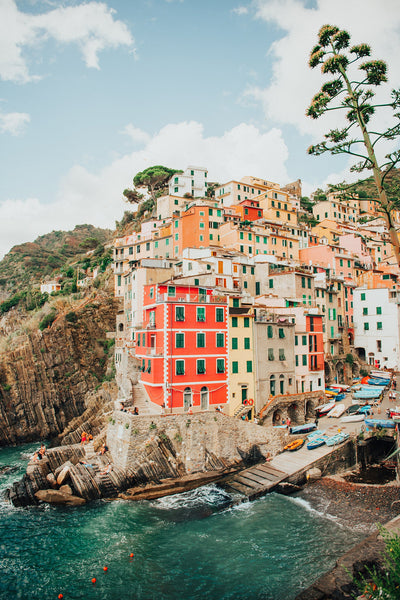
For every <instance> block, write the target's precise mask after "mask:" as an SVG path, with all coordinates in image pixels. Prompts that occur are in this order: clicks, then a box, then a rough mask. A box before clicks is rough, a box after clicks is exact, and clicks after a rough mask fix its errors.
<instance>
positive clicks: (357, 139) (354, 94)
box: [306, 25, 400, 266]
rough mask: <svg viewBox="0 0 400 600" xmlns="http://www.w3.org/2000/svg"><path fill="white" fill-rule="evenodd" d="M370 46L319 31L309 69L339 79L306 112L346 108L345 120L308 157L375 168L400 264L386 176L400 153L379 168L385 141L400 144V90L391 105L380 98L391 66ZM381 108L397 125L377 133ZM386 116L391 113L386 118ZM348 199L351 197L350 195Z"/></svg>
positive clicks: (332, 30)
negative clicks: (344, 157) (327, 156)
mask: <svg viewBox="0 0 400 600" xmlns="http://www.w3.org/2000/svg"><path fill="white" fill-rule="evenodd" d="M370 54H371V48H370V46H369V45H368V44H358V45H356V46H351V47H350V35H349V33H348V32H347V31H344V30H340V29H339V28H338V27H336V26H334V25H324V26H323V27H321V29H320V31H319V33H318V44H317V45H316V46H314V48H313V49H312V50H311V55H310V60H309V65H310V67H311V68H315V67H317V66H318V65H321V71H322V73H324V74H330V75H333V77H334V79H331V80H330V81H327V82H326V83H324V84H323V86H322V88H321V90H320V91H319V92H318V93H317V94H315V96H314V98H313V99H312V102H311V105H310V106H309V108H308V109H307V112H306V114H307V115H308V116H309V117H311V118H312V119H317V118H318V117H320V116H321V115H323V114H325V113H326V112H328V111H333V110H339V111H340V110H342V111H344V113H345V114H344V116H345V119H344V120H343V126H342V127H341V128H336V129H331V130H330V131H329V132H328V133H327V134H325V136H324V138H325V139H324V141H322V142H320V143H319V144H316V145H314V146H310V148H309V149H308V153H309V154H315V155H317V156H318V155H320V154H323V153H324V152H330V153H331V154H349V155H351V156H354V157H356V158H357V159H358V162H356V163H355V164H354V165H353V166H352V167H351V170H352V171H357V172H362V171H364V169H370V170H371V171H372V174H373V179H374V182H375V185H376V189H377V194H376V197H374V200H375V201H376V202H377V203H378V206H379V212H380V214H381V216H382V218H383V219H384V221H385V223H386V227H387V230H388V233H389V238H390V242H391V244H392V246H393V251H394V254H395V257H396V260H397V264H398V265H399V266H400V242H399V237H398V234H397V230H396V225H395V220H394V213H395V211H397V210H399V209H400V200H399V198H398V194H397V193H395V194H394V195H393V193H388V186H387V182H386V178H387V175H388V174H389V173H390V172H391V171H392V169H393V168H394V167H395V166H396V165H397V164H398V163H399V161H400V150H399V149H395V150H394V151H392V152H390V153H389V154H386V155H385V157H384V159H383V161H382V162H381V164H379V161H378V158H377V155H376V151H377V149H378V146H379V145H383V144H384V143H385V142H386V143H387V142H388V141H393V140H395V142H397V141H398V140H399V135H400V113H399V112H397V111H398V109H399V108H400V89H398V90H392V91H391V96H390V97H391V101H390V102H387V103H382V102H380V101H378V99H377V98H375V95H376V92H375V89H376V87H377V86H380V85H381V84H382V83H385V82H387V77H386V73H387V65H386V63H385V62H384V61H383V60H367V61H364V60H363V59H364V58H365V57H369V56H370ZM376 109H379V111H386V110H390V109H391V110H392V111H393V112H392V114H391V115H390V116H391V119H393V121H392V124H391V126H390V127H388V128H387V129H386V130H385V131H377V130H376V126H374V124H373V121H376V119H372V117H373V116H374V115H375V111H376ZM385 116H386V115H385ZM337 189H339V190H340V189H342V190H349V189H351V186H346V185H343V186H338V187H337ZM347 197H348V198H349V196H347Z"/></svg>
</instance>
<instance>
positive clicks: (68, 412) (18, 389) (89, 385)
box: [0, 293, 117, 446]
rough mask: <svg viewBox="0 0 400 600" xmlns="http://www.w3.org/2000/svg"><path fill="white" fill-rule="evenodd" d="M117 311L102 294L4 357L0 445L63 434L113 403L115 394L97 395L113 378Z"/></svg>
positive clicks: (0, 356)
mask: <svg viewBox="0 0 400 600" xmlns="http://www.w3.org/2000/svg"><path fill="white" fill-rule="evenodd" d="M116 311H117V305H116V303H115V301H114V299H112V298H110V297H109V295H107V294H106V293H100V294H98V295H97V296H96V297H95V298H94V299H87V300H86V301H85V302H83V303H82V305H81V306H79V307H77V308H76V309H75V311H73V318H72V317H71V312H69V313H68V314H63V313H61V314H59V316H58V317H57V319H56V320H55V321H54V323H53V324H52V326H51V327H49V328H48V329H46V330H44V331H43V332H41V331H39V330H34V331H29V332H27V333H26V334H25V335H24V336H22V337H21V339H20V342H19V344H18V345H16V347H15V344H14V347H13V348H12V349H11V350H8V351H5V352H3V353H2V354H0V446H2V445H3V446H4V445H10V444H16V443H21V442H27V441H32V440H38V439H46V438H47V439H48V438H54V437H56V436H60V435H62V432H63V431H64V429H66V428H67V431H66V433H67V432H68V427H69V424H70V422H71V421H72V420H73V419H74V418H77V417H78V418H79V417H80V416H81V415H83V414H84V413H85V411H86V412H87V411H89V414H90V413H92V416H93V415H94V414H98V412H99V409H100V407H101V405H102V403H103V404H106V403H107V402H109V400H110V394H101V393H99V394H96V393H95V392H96V390H98V389H99V388H100V387H101V384H102V382H104V381H106V380H107V379H109V380H112V379H113V371H112V365H113V348H112V347H111V348H110V345H111V344H112V340H111V341H110V340H108V339H107V337H106V334H107V332H110V331H113V330H114V327H115V315H116ZM66 317H69V319H68V320H67V318H66ZM111 395H112V393H111ZM90 406H92V409H93V410H92V411H90ZM93 407H94V408H93ZM75 426H76V427H78V426H79V423H78V422H75ZM68 441H69V440H68Z"/></svg>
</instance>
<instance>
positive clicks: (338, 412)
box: [326, 404, 346, 417]
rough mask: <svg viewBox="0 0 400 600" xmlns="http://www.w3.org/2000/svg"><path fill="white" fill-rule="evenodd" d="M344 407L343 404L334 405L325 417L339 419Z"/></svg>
mask: <svg viewBox="0 0 400 600" xmlns="http://www.w3.org/2000/svg"><path fill="white" fill-rule="evenodd" d="M345 410H346V406H345V405H344V404H336V405H335V406H334V407H333V408H332V409H331V410H330V411H329V412H328V414H327V415H326V416H327V417H341V416H342V414H343V413H344V411H345Z"/></svg>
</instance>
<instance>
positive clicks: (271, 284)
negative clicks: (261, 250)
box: [265, 238, 274, 288]
mask: <svg viewBox="0 0 400 600" xmlns="http://www.w3.org/2000/svg"><path fill="white" fill-rule="evenodd" d="M265 239H266V238H265ZM268 285H269V287H270V288H273V287H274V280H273V279H269V281H268Z"/></svg>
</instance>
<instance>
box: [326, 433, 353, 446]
mask: <svg viewBox="0 0 400 600" xmlns="http://www.w3.org/2000/svg"><path fill="white" fill-rule="evenodd" d="M349 437H350V436H349V434H348V433H344V432H342V433H337V434H336V435H331V436H330V437H328V438H326V440H325V444H326V445H327V446H337V445H338V444H341V443H342V442H345V441H346V440H347V439H348V438H349Z"/></svg>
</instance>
